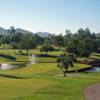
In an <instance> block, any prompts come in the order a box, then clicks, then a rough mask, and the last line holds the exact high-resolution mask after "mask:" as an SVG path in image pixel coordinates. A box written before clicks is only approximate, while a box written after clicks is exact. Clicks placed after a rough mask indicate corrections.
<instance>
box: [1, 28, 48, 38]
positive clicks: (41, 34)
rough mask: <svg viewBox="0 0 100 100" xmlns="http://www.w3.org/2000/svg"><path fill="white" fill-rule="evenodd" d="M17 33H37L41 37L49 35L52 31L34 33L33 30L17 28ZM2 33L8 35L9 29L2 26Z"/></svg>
mask: <svg viewBox="0 0 100 100" xmlns="http://www.w3.org/2000/svg"><path fill="white" fill-rule="evenodd" d="M16 33H23V34H37V35H39V36H41V37H47V36H49V35H50V33H48V32H37V33H33V32H31V31H28V30H24V29H21V28H17V29H16ZM0 34H2V35H7V34H9V32H8V31H7V29H4V28H2V27H0Z"/></svg>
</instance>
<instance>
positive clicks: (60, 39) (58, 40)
mask: <svg viewBox="0 0 100 100" xmlns="http://www.w3.org/2000/svg"><path fill="white" fill-rule="evenodd" d="M53 42H54V45H55V46H57V47H58V50H60V49H61V46H64V37H63V36H62V35H57V36H54V37H53Z"/></svg>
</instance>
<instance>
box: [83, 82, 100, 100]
mask: <svg viewBox="0 0 100 100" xmlns="http://www.w3.org/2000/svg"><path fill="white" fill-rule="evenodd" d="M84 94H85V99H86V100H100V83H98V84H94V85H90V86H88V87H87V88H86V89H85V91H84Z"/></svg>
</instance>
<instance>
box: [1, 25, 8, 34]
mask: <svg viewBox="0 0 100 100" xmlns="http://www.w3.org/2000/svg"><path fill="white" fill-rule="evenodd" d="M0 34H2V35H7V34H8V31H7V30H6V29H4V28H2V27H0Z"/></svg>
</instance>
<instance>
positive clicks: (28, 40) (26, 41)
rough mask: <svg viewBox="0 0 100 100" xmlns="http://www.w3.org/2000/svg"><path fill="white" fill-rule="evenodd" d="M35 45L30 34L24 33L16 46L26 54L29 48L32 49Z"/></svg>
mask: <svg viewBox="0 0 100 100" xmlns="http://www.w3.org/2000/svg"><path fill="white" fill-rule="evenodd" d="M35 47H36V44H35V42H34V41H33V40H32V36H31V35H25V36H24V37H23V38H22V40H21V41H20V42H19V43H18V48H19V49H23V50H26V52H27V55H28V53H29V50H30V49H34V48H35Z"/></svg>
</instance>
